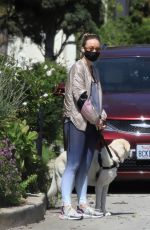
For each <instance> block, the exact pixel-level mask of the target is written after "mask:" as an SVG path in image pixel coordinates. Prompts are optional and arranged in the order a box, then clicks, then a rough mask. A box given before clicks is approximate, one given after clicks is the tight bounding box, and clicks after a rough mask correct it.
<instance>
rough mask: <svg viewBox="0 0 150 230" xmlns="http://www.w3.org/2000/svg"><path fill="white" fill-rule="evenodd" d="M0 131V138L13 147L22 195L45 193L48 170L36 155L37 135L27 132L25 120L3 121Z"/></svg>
mask: <svg viewBox="0 0 150 230" xmlns="http://www.w3.org/2000/svg"><path fill="white" fill-rule="evenodd" d="M0 130H1V132H0V136H1V138H3V137H6V138H9V140H10V141H11V143H12V144H13V146H15V151H14V153H13V156H14V157H15V159H16V167H17V168H18V170H19V172H20V177H21V180H22V182H20V187H21V188H22V190H23V191H24V193H23V195H24V196H25V192H34V193H35V192H39V191H40V192H45V191H46V188H47V187H46V186H47V184H48V183H49V170H48V167H47V165H46V162H44V161H43V160H42V158H40V157H39V156H38V155H37V150H36V142H35V141H36V139H37V133H36V132H35V131H31V130H29V126H28V125H27V124H26V121H25V120H24V121H21V120H19V119H18V120H17V119H14V120H11V121H9V120H7V121H5V122H4V124H3V125H1V129H0ZM43 181H45V184H44V185H43Z"/></svg>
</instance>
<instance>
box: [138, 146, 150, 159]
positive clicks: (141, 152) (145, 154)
mask: <svg viewBox="0 0 150 230" xmlns="http://www.w3.org/2000/svg"><path fill="white" fill-rule="evenodd" d="M136 157H137V159H138V160H150V145H148V144H143V145H137V146H136Z"/></svg>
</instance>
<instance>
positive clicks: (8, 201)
mask: <svg viewBox="0 0 150 230" xmlns="http://www.w3.org/2000/svg"><path fill="white" fill-rule="evenodd" d="M14 150H15V147H14V145H11V143H10V141H9V140H8V139H6V140H3V141H2V142H1V145H0V206H1V207H2V206H9V205H18V204H19V203H20V201H21V197H22V195H23V194H24V193H25V191H24V189H23V187H22V186H21V174H20V173H19V171H18V168H17V165H16V160H15V157H14Z"/></svg>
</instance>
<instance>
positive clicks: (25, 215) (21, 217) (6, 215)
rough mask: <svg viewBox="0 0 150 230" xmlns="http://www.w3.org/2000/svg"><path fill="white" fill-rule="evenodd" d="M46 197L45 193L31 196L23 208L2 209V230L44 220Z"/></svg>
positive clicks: (0, 218) (0, 223)
mask: <svg viewBox="0 0 150 230" xmlns="http://www.w3.org/2000/svg"><path fill="white" fill-rule="evenodd" d="M45 212H46V197H45V195H44V194H43V193H40V194H33V195H32V194H31V195H29V196H28V198H27V199H26V204H25V205H23V206H19V207H18V206H17V207H10V208H0V230H6V229H10V228H14V227H20V226H23V225H27V224H31V223H36V222H39V221H41V220H43V219H44V215H45Z"/></svg>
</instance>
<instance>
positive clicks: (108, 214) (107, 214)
mask: <svg viewBox="0 0 150 230" xmlns="http://www.w3.org/2000/svg"><path fill="white" fill-rule="evenodd" d="M111 215H112V214H111V212H106V213H105V214H104V216H111Z"/></svg>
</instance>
